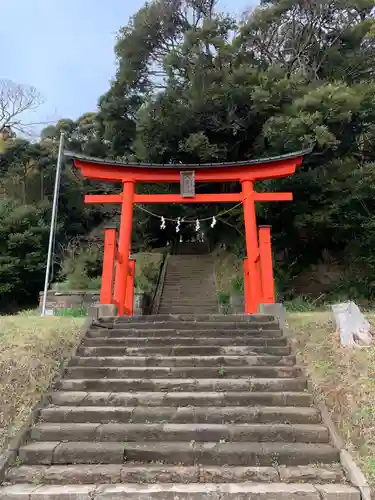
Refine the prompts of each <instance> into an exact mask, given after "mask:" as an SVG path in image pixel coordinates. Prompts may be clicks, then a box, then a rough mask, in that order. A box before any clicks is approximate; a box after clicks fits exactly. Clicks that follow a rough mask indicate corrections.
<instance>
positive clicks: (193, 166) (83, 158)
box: [64, 148, 313, 170]
mask: <svg viewBox="0 0 375 500" xmlns="http://www.w3.org/2000/svg"><path fill="white" fill-rule="evenodd" d="M312 149H313V148H309V149H304V150H302V151H296V152H294V153H288V154H285V155H280V156H271V157H268V158H256V159H253V160H244V161H234V162H223V163H200V164H199V163H198V164H197V163H126V162H121V161H115V160H105V159H103V158H95V157H91V156H86V155H83V154H80V153H74V152H72V151H64V155H65V156H66V157H67V158H71V159H73V160H78V161H82V162H87V163H96V164H98V165H103V166H108V167H124V168H129V167H130V168H147V169H159V170H160V169H174V170H176V169H177V170H186V169H187V170H199V169H211V168H212V169H214V168H228V167H240V166H242V167H246V166H251V165H264V164H266V163H275V162H280V161H283V160H292V159H293V158H300V157H301V156H306V155H308V154H310V153H311V152H312Z"/></svg>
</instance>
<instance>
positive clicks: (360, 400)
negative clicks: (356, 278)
mask: <svg viewBox="0 0 375 500" xmlns="http://www.w3.org/2000/svg"><path fill="white" fill-rule="evenodd" d="M368 319H369V321H371V320H375V315H374V314H372V315H371V314H370V315H368ZM287 320H288V323H289V325H290V326H291V328H292V330H293V338H292V342H293V343H294V345H295V348H296V351H297V356H298V359H299V361H300V362H303V363H304V365H305V366H306V370H307V372H308V374H309V376H310V379H311V381H312V383H313V387H314V392H315V394H316V396H317V398H318V399H319V400H321V401H324V402H325V403H326V405H327V406H328V408H329V410H330V412H331V416H332V419H333V420H334V422H335V423H336V425H337V428H338V430H339V433H340V435H341V436H342V438H343V439H344V440H345V442H346V444H347V449H348V450H349V451H350V452H351V453H352V454H353V457H354V459H355V461H356V462H357V464H358V465H359V466H360V467H361V469H362V471H363V472H364V474H365V475H366V476H367V478H368V480H369V483H370V484H371V486H372V488H374V487H375V439H374V436H375V346H371V347H369V348H364V349H358V348H348V347H341V345H340V340H339V335H338V333H336V327H335V324H334V321H333V316H332V313H330V312H315V313H288V314H287Z"/></svg>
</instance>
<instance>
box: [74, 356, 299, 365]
mask: <svg viewBox="0 0 375 500" xmlns="http://www.w3.org/2000/svg"><path fill="white" fill-rule="evenodd" d="M295 363H296V357H295V356H291V355H289V356H269V355H263V356H262V355H258V356H92V357H89V356H84V357H79V356H76V357H73V358H72V359H71V361H70V363H69V364H70V365H72V366H111V367H115V366H162V367H174V366H196V367H203V366H204V367H212V366H213V367H222V366H235V367H238V366H293V365H295Z"/></svg>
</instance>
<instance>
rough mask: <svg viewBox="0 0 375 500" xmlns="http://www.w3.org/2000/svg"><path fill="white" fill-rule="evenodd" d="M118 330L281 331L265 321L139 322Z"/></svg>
mask: <svg viewBox="0 0 375 500" xmlns="http://www.w3.org/2000/svg"><path fill="white" fill-rule="evenodd" d="M116 328H121V330H123V331H125V330H129V329H132V328H136V329H137V330H146V329H151V330H160V329H162V330H194V331H196V330H198V331H201V330H229V331H232V330H238V329H241V330H242V329H250V330H279V329H280V327H279V323H278V322H277V321H267V322H266V321H263V322H255V321H254V322H252V323H247V324H246V326H244V322H242V321H239V322H232V321H221V322H219V321H201V322H194V321H172V320H170V321H142V322H141V321H138V322H137V323H136V324H134V323H127V322H124V323H122V322H120V321H119V322H118V323H116Z"/></svg>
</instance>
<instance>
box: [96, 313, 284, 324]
mask: <svg viewBox="0 0 375 500" xmlns="http://www.w3.org/2000/svg"><path fill="white" fill-rule="evenodd" d="M160 321H179V322H180V323H200V322H202V321H204V322H205V321H215V322H216V321H218V322H219V323H239V322H241V323H247V324H249V323H268V322H270V321H272V322H273V321H275V318H274V316H272V315H270V314H225V315H224V314H208V315H207V314H195V315H191V314H188V315H186V314H178V315H173V314H165V315H160V314H152V315H148V316H121V317H117V316H116V317H112V318H102V319H101V320H100V321H99V324H116V325H123V324H124V323H126V324H128V323H139V322H141V323H144V322H149V323H154V322H160Z"/></svg>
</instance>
